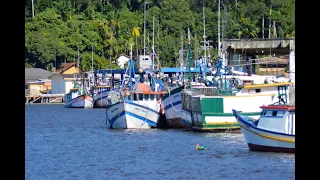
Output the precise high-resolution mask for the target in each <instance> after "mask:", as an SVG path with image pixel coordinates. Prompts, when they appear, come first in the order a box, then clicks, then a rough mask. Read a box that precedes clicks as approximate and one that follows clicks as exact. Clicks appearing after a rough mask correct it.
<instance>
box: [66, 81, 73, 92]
mask: <svg viewBox="0 0 320 180" xmlns="http://www.w3.org/2000/svg"><path fill="white" fill-rule="evenodd" d="M73 86H74V85H73V81H65V89H64V91H65V93H68V92H70V89H71V88H73Z"/></svg>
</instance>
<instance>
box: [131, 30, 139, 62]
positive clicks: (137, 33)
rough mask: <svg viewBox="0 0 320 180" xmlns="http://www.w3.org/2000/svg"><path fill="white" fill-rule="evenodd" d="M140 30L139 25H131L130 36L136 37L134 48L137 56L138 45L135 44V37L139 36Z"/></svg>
mask: <svg viewBox="0 0 320 180" xmlns="http://www.w3.org/2000/svg"><path fill="white" fill-rule="evenodd" d="M140 31H141V28H140V27H133V28H132V36H133V37H135V39H136V44H135V46H136V49H137V56H138V46H137V38H138V37H139V36H140Z"/></svg>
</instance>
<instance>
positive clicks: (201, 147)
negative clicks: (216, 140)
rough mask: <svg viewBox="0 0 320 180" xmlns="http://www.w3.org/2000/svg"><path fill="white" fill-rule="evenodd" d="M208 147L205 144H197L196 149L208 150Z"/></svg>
mask: <svg viewBox="0 0 320 180" xmlns="http://www.w3.org/2000/svg"><path fill="white" fill-rule="evenodd" d="M206 149H207V148H206V147H204V146H200V144H197V145H196V150H206Z"/></svg>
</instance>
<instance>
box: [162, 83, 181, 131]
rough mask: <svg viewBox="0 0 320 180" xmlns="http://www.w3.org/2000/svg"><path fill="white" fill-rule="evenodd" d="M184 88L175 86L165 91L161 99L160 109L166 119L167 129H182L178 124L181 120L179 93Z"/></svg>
mask: <svg viewBox="0 0 320 180" xmlns="http://www.w3.org/2000/svg"><path fill="white" fill-rule="evenodd" d="M183 89H184V86H177V87H175V88H173V89H170V90H167V92H166V94H165V95H164V96H163V97H162V107H163V110H164V112H163V113H164V115H165V117H166V121H167V126H168V128H184V125H183V124H181V123H180V118H181V92H182V90H183Z"/></svg>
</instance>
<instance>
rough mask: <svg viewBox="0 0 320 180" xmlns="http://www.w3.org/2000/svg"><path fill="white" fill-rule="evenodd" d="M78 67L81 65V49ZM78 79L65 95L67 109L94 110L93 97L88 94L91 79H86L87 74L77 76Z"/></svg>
mask: <svg viewBox="0 0 320 180" xmlns="http://www.w3.org/2000/svg"><path fill="white" fill-rule="evenodd" d="M77 64H78V67H80V66H79V64H80V59H79V49H78V63H77ZM75 76H76V77H77V78H76V80H75V81H74V83H73V88H71V89H70V91H69V92H68V93H67V94H66V95H65V97H64V99H65V107H66V108H92V107H93V97H92V96H91V95H90V93H89V92H88V89H87V87H88V84H89V82H88V81H89V79H88V78H86V73H82V74H75Z"/></svg>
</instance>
